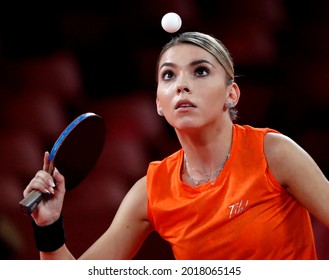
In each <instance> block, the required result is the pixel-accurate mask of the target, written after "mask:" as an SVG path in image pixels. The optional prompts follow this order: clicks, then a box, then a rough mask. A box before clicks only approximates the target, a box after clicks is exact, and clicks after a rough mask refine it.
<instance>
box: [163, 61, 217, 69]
mask: <svg viewBox="0 0 329 280" xmlns="http://www.w3.org/2000/svg"><path fill="white" fill-rule="evenodd" d="M202 63H207V64H210V65H211V66H212V67H215V66H214V65H213V64H212V63H210V62H209V61H208V60H206V59H197V60H194V61H192V62H191V63H190V66H195V65H198V64H202ZM166 66H169V67H176V64H175V63H172V62H164V63H163V64H162V65H161V66H160V68H159V69H161V68H163V67H166Z"/></svg>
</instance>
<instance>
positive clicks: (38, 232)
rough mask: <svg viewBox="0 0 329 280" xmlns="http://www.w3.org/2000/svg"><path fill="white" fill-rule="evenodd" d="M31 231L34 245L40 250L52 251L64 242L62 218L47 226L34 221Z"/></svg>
mask: <svg viewBox="0 0 329 280" xmlns="http://www.w3.org/2000/svg"><path fill="white" fill-rule="evenodd" d="M32 224H33V231H34V239H35V245H36V247H37V249H38V250H39V251H41V252H53V251H56V250H57V249H59V248H60V247H62V245H64V243H65V232H64V219H63V216H62V215H61V216H60V217H59V219H58V220H57V221H56V222H54V223H52V224H51V225H49V226H44V227H40V226H38V225H37V224H36V223H35V222H34V221H33V222H32Z"/></svg>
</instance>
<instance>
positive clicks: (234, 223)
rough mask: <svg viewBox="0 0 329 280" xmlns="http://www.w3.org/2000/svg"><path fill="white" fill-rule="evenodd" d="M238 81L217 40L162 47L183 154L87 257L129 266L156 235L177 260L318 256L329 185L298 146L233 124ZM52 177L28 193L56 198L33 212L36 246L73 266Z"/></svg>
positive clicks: (328, 217) (121, 212)
mask: <svg viewBox="0 0 329 280" xmlns="http://www.w3.org/2000/svg"><path fill="white" fill-rule="evenodd" d="M234 78H235V74H234V69H233V63H232V59H231V57H230V54H229V52H228V51H227V49H226V48H225V46H224V45H223V44H222V43H221V42H220V41H219V40H217V39H215V38H213V37H212V36H209V35H207V34H203V33H198V32H185V33H182V34H180V35H178V36H177V37H175V38H173V39H172V40H171V41H170V42H169V43H168V44H166V45H165V46H164V48H163V50H162V52H161V53H160V56H159V59H158V64H157V82H158V86H157V97H156V106H157V110H158V113H159V115H160V116H163V117H164V118H165V119H166V120H167V121H168V123H169V124H170V125H171V126H173V128H174V129H175V131H176V134H177V137H178V139H179V141H180V144H181V149H180V150H179V151H177V152H176V153H174V154H172V155H170V156H168V157H167V158H164V159H163V160H161V161H157V162H151V163H150V164H149V167H148V170H147V173H146V175H145V177H143V178H141V179H140V180H138V181H137V182H136V183H135V184H134V186H133V187H132V188H131V190H130V191H129V192H128V193H127V195H126V197H125V198H124V199H123V201H122V203H121V206H120V207H119V209H118V211H117V213H116V216H115V218H114V219H113V221H112V223H111V225H110V226H109V228H108V229H107V230H106V232H105V233H104V234H103V235H102V236H101V237H100V238H99V239H98V240H97V241H96V242H95V243H94V244H93V245H92V246H91V247H90V248H89V249H88V250H87V251H86V252H85V253H84V254H82V256H80V258H81V259H131V258H133V257H134V255H135V254H136V252H137V251H138V249H139V248H140V247H141V245H142V243H143V241H144V240H145V238H146V237H147V236H148V234H149V233H151V232H152V231H157V232H158V233H159V235H160V236H161V237H162V238H164V239H165V240H167V241H168V242H169V243H170V244H171V246H172V250H173V253H174V256H175V258H176V259H316V258H317V256H316V250H315V245H314V239H313V232H312V226H311V221H310V215H309V213H311V214H312V215H314V216H315V217H316V218H317V219H318V220H319V221H320V222H322V223H323V224H324V225H326V226H329V203H328V201H329V182H328V180H327V179H326V178H325V176H324V174H323V173H322V172H321V170H320V169H319V167H318V166H317V164H316V163H315V162H314V160H312V158H311V157H310V156H309V155H308V154H307V153H306V152H305V151H304V150H303V149H302V148H301V147H300V146H299V145H297V144H296V143H295V142H294V141H293V140H292V139H290V138H288V137H287V136H285V135H283V134H281V133H280V132H278V131H275V130H273V129H268V128H254V127H251V126H247V125H238V124H236V123H235V122H233V121H234V119H235V117H236V110H235V109H234V107H235V106H236V105H237V103H238V101H239V97H240V90H239V87H238V85H237V83H236V82H235V80H234ZM47 160H48V154H47V153H46V155H45V157H44V169H45V170H46V169H47V164H48V163H47ZM53 178H54V179H52V177H51V176H50V175H49V174H48V173H46V172H45V171H42V170H41V171H38V172H37V173H36V175H35V177H34V178H33V179H32V181H31V182H30V183H29V185H28V186H27V187H26V189H25V190H24V196H26V195H27V194H28V193H29V192H31V191H32V190H33V189H38V190H40V191H42V192H50V193H51V199H49V200H47V201H44V202H42V203H40V204H39V206H38V208H37V209H36V211H34V213H33V214H32V217H33V219H34V222H35V224H34V230H35V237H36V241H37V247H38V250H39V251H40V257H41V259H74V258H75V257H74V256H73V255H72V254H71V253H70V251H69V249H68V248H67V247H66V245H65V238H64V229H63V225H62V217H61V209H62V204H63V200H64V194H65V183H64V178H63V176H62V175H61V174H60V170H59V171H58V170H56V171H55V173H54V176H53ZM55 185H56V188H53V186H55Z"/></svg>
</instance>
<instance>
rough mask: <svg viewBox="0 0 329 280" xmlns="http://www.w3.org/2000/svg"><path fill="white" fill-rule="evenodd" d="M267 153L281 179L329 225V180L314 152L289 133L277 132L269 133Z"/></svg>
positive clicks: (266, 144) (273, 169)
mask: <svg viewBox="0 0 329 280" xmlns="http://www.w3.org/2000/svg"><path fill="white" fill-rule="evenodd" d="M264 153H265V156H266V159H267V162H268V166H269V168H270V170H271V172H272V173H273V175H274V176H275V177H276V179H277V180H278V182H279V183H280V184H281V185H282V186H283V187H285V188H286V189H287V191H289V192H290V193H291V195H292V196H293V197H294V198H295V199H296V200H298V201H299V202H300V203H302V204H303V205H304V206H305V207H306V208H307V209H308V210H309V212H310V213H311V214H313V215H314V216H315V217H317V218H318V219H319V221H320V222H322V223H323V224H325V225H326V226H327V227H329V182H328V180H327V178H326V177H325V176H324V174H323V173H322V171H321V170H320V168H319V167H318V165H317V164H316V163H315V161H314V160H313V159H312V158H311V157H310V155H309V154H308V153H307V152H306V151H305V150H303V149H302V148H301V147H300V146H299V145H298V144H297V143H295V142H294V141H293V140H291V139H290V138H288V137H287V136H284V135H282V134H276V133H268V134H266V135H265V139H264Z"/></svg>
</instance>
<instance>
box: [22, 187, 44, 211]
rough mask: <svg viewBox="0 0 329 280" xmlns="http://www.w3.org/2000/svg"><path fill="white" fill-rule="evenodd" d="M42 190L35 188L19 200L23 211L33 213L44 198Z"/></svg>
mask: <svg viewBox="0 0 329 280" xmlns="http://www.w3.org/2000/svg"><path fill="white" fill-rule="evenodd" d="M42 195H43V194H42V192H40V191H37V190H33V191H31V192H30V193H29V194H28V195H27V196H26V197H25V198H23V199H22V200H21V201H20V202H19V207H20V208H21V211H22V212H23V213H25V214H31V213H32V212H33V211H34V210H35V208H37V206H38V204H39V203H40V201H41V200H42Z"/></svg>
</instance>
